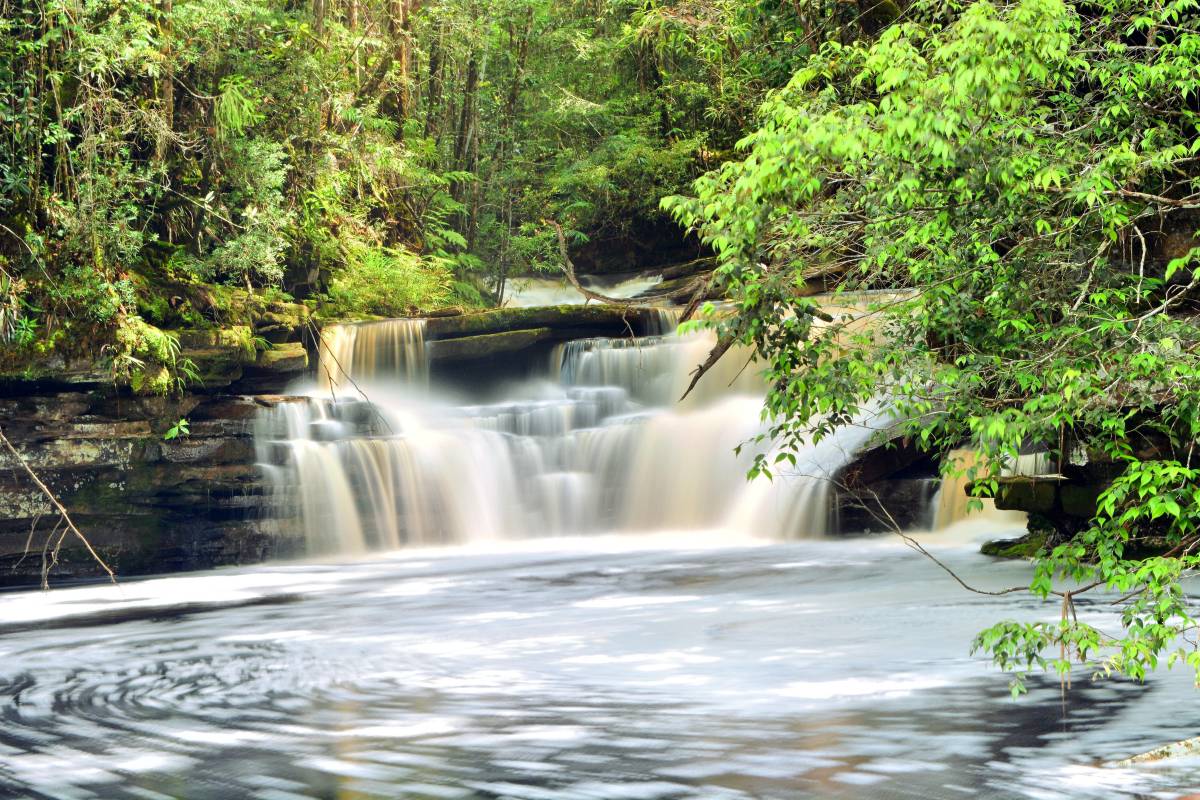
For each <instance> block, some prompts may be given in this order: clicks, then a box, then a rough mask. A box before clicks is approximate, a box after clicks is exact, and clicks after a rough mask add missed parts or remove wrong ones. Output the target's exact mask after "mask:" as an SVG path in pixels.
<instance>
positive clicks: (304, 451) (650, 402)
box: [257, 312, 872, 552]
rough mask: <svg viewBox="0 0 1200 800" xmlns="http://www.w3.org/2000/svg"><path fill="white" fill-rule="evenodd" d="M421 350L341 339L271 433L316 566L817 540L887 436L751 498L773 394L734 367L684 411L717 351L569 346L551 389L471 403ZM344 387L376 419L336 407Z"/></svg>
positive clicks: (409, 327)
mask: <svg viewBox="0 0 1200 800" xmlns="http://www.w3.org/2000/svg"><path fill="white" fill-rule="evenodd" d="M673 322H674V315H673V312H664V324H665V325H667V326H669V327H673ZM419 333H420V329H419V327H418V324H417V321H414V320H389V321H387V322H379V323H368V324H362V325H353V326H343V327H340V328H335V329H333V330H332V331H331V332H328V333H327V334H326V342H327V344H329V345H330V350H332V351H333V355H332V356H331V357H330V360H331V361H332V362H333V363H330V364H329V365H328V367H326V365H325V359H322V367H321V374H320V376H319V378H320V380H319V382H318V386H317V387H312V386H309V387H307V388H306V389H305V390H304V391H305V393H306V394H307V398H306V399H303V400H300V401H298V402H290V403H282V404H279V405H278V406H275V407H273V408H271V409H266V410H264V412H263V413H262V414H261V416H260V418H259V419H258V422H257V437H258V442H259V458H260V461H262V462H263V464H264V468H265V469H266V470H267V474H268V476H269V477H270V481H271V483H272V485H273V486H274V496H275V500H276V502H275V506H276V508H277V510H278V512H279V513H280V515H282V516H284V517H288V518H296V519H298V520H299V521H300V523H301V524H302V526H303V528H304V532H305V536H306V538H307V542H308V545H309V549H310V551H312V552H361V551H364V550H369V549H377V548H394V547H400V546H404V545H414V544H417V545H430V544H443V543H456V542H466V541H478V540H487V539H514V538H524V537H531V536H546V535H568V534H585V533H592V532H605V531H629V532H636V531H655V530H692V529H705V528H728V529H731V530H735V531H737V532H739V533H743V534H752V535H761V536H769V537H785V538H790V537H808V536H819V535H821V534H823V533H824V532H825V531H826V526H827V520H828V517H829V500H828V497H829V494H830V493H829V484H828V481H827V480H825V478H828V477H831V476H832V475H833V473H835V472H836V471H837V470H838V469H839V468H840V467H841V466H843V465H844V464H846V463H847V462H848V461H849V460H850V458H851V457H852V456H853V454H854V452H855V451H856V449H857V448H858V447H859V446H861V444H863V443H864V442H865V441H866V440H867V438H868V437H869V436H870V435H871V433H872V430H871V428H870V426H869V425H863V426H862V427H860V428H851V429H848V430H846V431H844V432H843V433H840V434H839V435H838V436H836V437H831V438H830V439H827V440H826V441H824V442H822V443H821V444H820V445H818V446H816V447H813V448H809V449H808V450H806V451H805V452H803V453H800V454H799V457H798V461H797V464H796V467H795V468H794V469H789V470H787V471H786V472H785V473H781V474H779V475H777V477H776V478H775V480H774V481H765V480H763V481H752V482H747V481H746V479H745V473H746V470H747V468H748V467H749V465H750V463H751V461H752V459H753V457H754V454H755V451H754V449H753V447H749V446H748V447H745V448H744V449H743V450H742V452H741V454H740V455H738V456H736V457H735V455H734V449H735V448H736V447H737V446H738V445H739V444H742V443H744V442H747V441H749V440H751V439H752V438H753V437H754V436H755V435H757V434H758V433H760V432H761V431H762V422H761V421H760V416H761V409H762V389H763V387H762V385H761V383H760V381H759V379H758V377H757V376H756V374H755V373H756V371H755V370H754V369H753V368H747V367H746V365H745V361H746V359H745V358H742V359H739V358H738V357H737V354H733V353H731V354H730V355H729V356H727V357H726V359H724V360H723V363H722V366H721V369H720V370H716V371H714V372H713V373H711V374H709V375H707V376H705V378H704V379H703V380H702V381H701V382H700V384H699V385H698V386H697V388H696V390H695V391H694V392H693V393H692V395H691V396H689V398H688V400H687V402H686V403H684V404H679V403H677V402H676V401H677V400H678V398H679V397H680V395H681V394H682V393H683V391H684V389H685V388H686V386H687V384H688V382H689V380H690V373H691V371H692V370H693V369H694V368H695V366H696V365H697V364H698V363H700V362H701V361H703V359H704V356H705V355H706V354H707V353H708V351H709V349H711V347H712V345H713V339H712V337H711V335H709V334H701V333H693V334H688V335H685V336H680V335H676V334H674V333H671V334H664V335H659V336H647V337H642V338H640V339H637V340H630V339H584V340H577V341H571V342H567V343H565V344H563V345H560V346H558V347H557V348H556V349H555V351H554V354H553V356H552V359H551V364H550V368H549V369H548V370H547V374H546V376H545V377H543V378H541V379H536V380H528V381H525V382H524V383H522V384H520V385H518V386H517V387H516V388H514V389H511V390H510V391H509V392H508V395H507V396H506V397H505V399H504V400H503V401H501V402H488V403H483V404H470V403H464V402H462V401H455V400H453V399H450V398H449V397H443V396H440V395H439V394H438V393H437V390H436V387H433V388H432V389H428V388H426V387H424V386H423V384H424V382H425V380H426V375H427V373H426V371H425V368H424V360H423V352H422V349H421V347H422V346H421V344H420V343H419ZM334 357H336V359H334ZM330 375H335V376H339V375H340V376H341V377H340V379H339V378H337V377H334V378H333V379H332V383H333V386H334V388H335V389H340V388H346V384H347V383H348V381H349V378H353V380H354V383H355V384H357V385H358V386H359V388H361V389H362V391H363V393H364V394H365V395H366V396H367V397H369V399H370V402H369V403H368V402H366V401H365V400H363V399H361V396H359V395H358V393H357V392H353V393H351V392H337V391H335V392H334V393H333V395H332V396H331V393H330V391H329V384H330V382H331V381H330V377H329V376H330Z"/></svg>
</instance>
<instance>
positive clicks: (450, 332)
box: [425, 305, 658, 339]
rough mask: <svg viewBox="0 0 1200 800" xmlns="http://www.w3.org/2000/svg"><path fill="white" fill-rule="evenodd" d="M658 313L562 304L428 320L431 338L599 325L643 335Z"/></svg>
mask: <svg viewBox="0 0 1200 800" xmlns="http://www.w3.org/2000/svg"><path fill="white" fill-rule="evenodd" d="M657 319H658V314H657V312H655V311H654V310H652V309H648V308H640V307H627V306H608V305H586V306H580V305H559V306H535V307H532V308H498V309H495V310H492V311H484V312H481V313H478V314H460V315H458V316H452V317H435V318H432V319H429V320H428V322H426V324H425V332H426V335H427V336H429V337H431V338H435V339H436V338H451V337H456V336H477V335H481V334H486V333H501V332H504V331H518V330H531V329H534V328H553V329H563V328H597V329H602V330H604V331H605V332H612V333H616V334H620V333H622V332H625V333H628V332H630V331H632V332H633V333H635V334H638V335H643V334H646V333H648V332H650V331H651V330H652V329H653V325H654V323H655V322H656V321H657Z"/></svg>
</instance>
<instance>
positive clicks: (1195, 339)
mask: <svg viewBox="0 0 1200 800" xmlns="http://www.w3.org/2000/svg"><path fill="white" fill-rule="evenodd" d="M1198 111H1200V4H1198V3H1197V2H1196V0H1152V1H1148V2H1133V1H1132V0H1095V1H1094V2H1078V3H1076V2H1065V1H1064V0H1018V1H1017V2H1010V3H991V2H978V3H957V2H950V3H944V2H924V0H917V2H914V3H912V4H910V5H908V6H907V7H906V9H905V13H904V15H903V18H902V19H900V20H897V21H896V23H895V24H893V25H891V26H889V27H887V29H886V30H884V31H882V33H881V34H880V35H879V36H878V37H877V38H875V39H871V40H868V39H859V40H856V41H854V42H852V43H850V44H846V43H844V42H839V41H835V40H830V41H827V42H825V43H824V44H823V45H822V46H821V47H820V49H819V51H818V52H816V53H814V54H813V55H812V57H811V58H809V59H808V60H807V62H806V63H805V64H804V65H803V66H802V67H801V68H800V69H798V70H797V71H796V73H795V74H794V75H793V76H792V78H791V79H790V81H789V82H788V84H787V86H786V87H784V88H783V89H781V90H779V91H776V92H773V93H771V95H770V97H769V98H768V99H767V101H766V102H765V103H764V104H763V105H762V107H761V109H760V118H759V124H758V125H757V127H755V128H754V129H753V130H752V131H751V132H749V133H748V134H747V136H746V137H745V138H744V139H742V140H741V142H740V143H739V145H738V149H739V153H740V156H741V157H740V158H738V159H733V160H730V161H728V162H726V163H725V164H723V165H722V166H721V167H719V168H717V169H716V170H713V171H711V172H709V173H708V174H706V175H705V176H704V177H703V178H701V179H700V180H699V181H698V182H697V183H696V184H695V191H694V193H692V194H691V196H680V197H672V198H669V199H668V200H666V201H665V204H666V206H667V207H668V208H670V209H671V211H672V212H673V213H674V214H675V215H676V217H677V218H678V219H679V220H680V221H681V222H682V223H684V224H686V225H688V226H692V227H693V228H695V229H696V230H698V231H699V232H700V234H701V235H702V237H703V239H704V240H705V241H706V242H708V243H709V244H710V245H711V246H712V247H713V248H714V249H715V251H716V252H717V255H718V257H719V260H720V267H719V270H718V279H719V281H720V282H721V285H722V287H723V288H724V289H725V291H726V292H727V293H728V296H729V297H730V298H732V299H733V300H734V301H735V303H736V306H737V309H736V313H735V314H733V315H732V316H728V317H722V318H716V317H711V318H710V319H709V320H708V324H710V325H713V326H715V327H717V328H718V330H719V331H720V335H721V337H722V341H723V342H736V341H740V342H743V343H745V344H748V345H751V346H753V347H754V348H756V349H757V351H758V353H759V354H760V355H761V356H762V357H763V358H764V360H765V362H766V363H767V364H768V377H769V380H770V382H771V386H772V390H771V392H770V394H769V396H768V398H767V412H768V414H769V416H770V418H771V419H772V421H773V427H772V431H771V436H772V437H774V438H776V439H778V440H779V441H780V442H781V443H782V444H783V445H784V446H785V447H790V448H791V449H795V448H796V447H798V446H800V445H801V444H802V443H803V442H805V441H807V440H809V439H812V438H818V439H819V438H821V437H823V436H827V435H829V433H830V432H831V431H833V430H835V429H837V428H839V427H841V426H845V425H850V424H854V423H855V421H856V419H858V418H860V415H861V414H862V413H863V411H864V409H865V407H866V405H867V404H868V403H870V402H872V401H873V400H874V399H875V398H877V397H878V395H879V394H880V392H881V390H882V391H883V392H884V393H885V394H886V395H887V396H888V397H889V399H890V401H891V402H892V403H893V405H894V408H895V410H896V412H897V416H898V418H899V419H900V420H901V422H900V425H901V428H902V431H903V432H904V433H905V434H907V435H908V436H909V437H911V438H912V440H914V441H916V442H918V443H920V444H921V446H923V447H925V448H927V449H929V450H931V451H934V452H939V453H942V454H946V453H949V452H950V451H951V450H953V449H955V448H959V447H964V446H965V447H966V448H967V449H969V450H970V451H973V453H974V454H975V455H976V457H977V458H976V460H974V461H973V462H972V464H973V465H972V466H970V467H967V466H966V465H961V464H960V465H958V466H957V467H956V466H955V464H954V463H953V462H952V461H947V462H946V469H947V470H949V471H953V470H955V469H970V471H971V474H970V477H972V478H973V479H974V484H973V491H974V493H975V494H976V495H977V496H979V497H987V496H991V495H992V494H994V493H995V492H996V491H997V490H998V489H999V488H1000V487H1001V481H1002V480H1003V477H1002V475H1001V472H1002V468H1003V466H1004V465H1005V464H1009V463H1013V462H1014V461H1015V460H1016V458H1017V457H1018V455H1019V454H1021V453H1022V452H1027V451H1028V450H1029V449H1030V448H1034V449H1042V450H1044V451H1046V452H1047V453H1048V454H1049V456H1050V460H1051V463H1052V464H1054V465H1056V471H1058V472H1063V471H1071V470H1073V469H1077V468H1080V467H1082V466H1083V465H1088V464H1089V463H1090V464H1092V465H1095V464H1097V463H1099V464H1106V465H1109V466H1110V467H1111V470H1112V480H1111V482H1110V483H1109V485H1108V486H1107V488H1106V489H1105V490H1104V492H1103V494H1101V495H1100V496H1099V499H1098V502H1097V503H1096V508H1095V514H1094V516H1093V518H1092V519H1091V521H1090V523H1088V524H1085V525H1083V526H1082V527H1081V528H1080V529H1079V530H1067V531H1062V530H1060V531H1056V532H1055V535H1053V536H1051V537H1050V540H1049V541H1048V544H1047V546H1046V547H1045V548H1043V549H1042V550H1041V552H1040V553H1039V554H1038V558H1037V559H1036V565H1037V569H1036V573H1035V576H1034V578H1033V581H1032V585H1031V586H1030V587H1027V590H1028V591H1031V592H1032V593H1033V594H1034V595H1036V596H1038V597H1041V598H1043V599H1051V600H1054V601H1055V602H1059V601H1061V602H1060V608H1061V614H1060V615H1058V616H1059V619H1057V620H1055V621H1053V622H1046V621H1033V622H1027V621H1018V620H1012V621H1006V622H1003V623H1000V624H998V625H996V626H994V627H992V628H990V629H988V630H986V631H984V632H982V633H981V634H980V636H979V638H978V639H977V640H976V643H975V644H976V647H977V648H978V649H980V650H982V651H984V652H986V653H989V654H990V655H991V656H992V657H993V658H994V659H995V661H996V662H997V663H998V664H999V665H1000V666H1002V667H1005V668H1010V669H1013V670H1015V671H1016V672H1017V678H1018V680H1017V681H1016V682H1015V683H1014V687H1013V688H1014V691H1020V690H1021V689H1022V684H1021V682H1020V677H1021V675H1022V674H1023V673H1024V672H1025V671H1027V670H1029V669H1031V668H1032V669H1037V668H1048V669H1055V670H1057V671H1058V672H1060V673H1062V674H1064V675H1065V674H1066V673H1067V671H1068V670H1069V669H1070V667H1071V664H1072V663H1086V664H1090V665H1092V666H1094V667H1096V669H1097V670H1098V671H1099V672H1100V673H1102V674H1112V673H1117V674H1124V675H1128V676H1132V677H1134V678H1142V677H1143V676H1144V675H1145V674H1146V672H1147V671H1148V670H1150V669H1153V668H1154V667H1156V666H1158V665H1159V664H1160V662H1165V663H1166V664H1167V665H1172V664H1175V663H1177V662H1186V664H1187V665H1188V666H1190V667H1191V668H1192V669H1194V670H1195V671H1196V674H1197V676H1198V679H1200V649H1198V642H1197V634H1198V631H1197V620H1196V618H1195V616H1194V614H1195V610H1194V607H1193V606H1192V604H1191V603H1190V601H1189V598H1188V595H1187V590H1186V587H1185V583H1184V581H1185V579H1186V578H1187V577H1188V576H1189V575H1190V574H1191V573H1193V572H1194V571H1195V570H1196V568H1197V567H1200V554H1198V552H1197V551H1198V549H1200V460H1198V459H1197V455H1198V454H1197V453H1196V442H1197V437H1198V436H1200V326H1198V324H1197V323H1198V322H1200V317H1198V316H1197V315H1198V314H1200V302H1198V301H1200V292H1198V291H1197V290H1198V288H1200V237H1198V236H1197V235H1196V231H1197V228H1198V227H1200V226H1198V224H1197V223H1198V221H1200V218H1198V217H1197V211H1198V210H1200V169H1198V166H1200V137H1198V136H1197V133H1198V130H1197V123H1198V122H1200V117H1198V115H1197V112H1198ZM818 277H819V278H820V279H821V280H822V281H824V282H826V283H832V284H834V285H836V287H837V291H840V292H851V291H861V290H869V289H884V290H887V292H886V293H885V294H881V295H879V296H878V297H877V298H876V300H875V302H874V303H873V306H872V311H871V315H872V316H873V317H874V323H875V324H874V325H873V326H872V327H871V328H870V329H868V330H866V331H863V330H861V329H860V330H858V331H857V332H855V331H853V330H848V329H847V328H846V326H845V324H844V322H841V321H834V322H833V323H832V324H826V323H824V322H822V321H820V320H817V319H816V315H815V313H814V312H815V311H816V308H815V301H814V300H812V299H811V298H808V297H804V296H803V295H804V292H803V287H804V286H805V285H806V281H811V280H814V279H816V278H818ZM790 459H791V456H790V455H789V453H788V452H787V451H786V450H785V452H783V453H782V454H781V455H780V456H779V457H778V460H779V461H778V462H777V463H768V462H767V461H766V460H764V459H761V458H760V460H759V463H758V464H757V465H756V467H755V472H757V473H764V474H767V475H770V474H771V473H772V471H773V470H779V469H781V468H786V467H787V463H786V462H788V461H789V460H790ZM780 462H781V463H780ZM793 463H794V462H793ZM1103 589H1108V590H1110V591H1111V592H1115V593H1118V594H1119V597H1118V598H1117V599H1116V601H1115V604H1116V605H1117V606H1118V607H1119V608H1120V611H1121V616H1120V622H1121V625H1120V627H1119V628H1116V629H1114V628H1113V627H1112V626H1105V625H1100V624H1092V622H1095V621H1096V619H1097V618H1095V617H1093V618H1091V619H1089V615H1088V613H1087V612H1088V611H1089V608H1088V605H1089V604H1090V603H1091V602H1093V601H1091V599H1090V597H1091V596H1090V595H1089V594H1088V593H1089V592H1092V593H1095V592H1097V591H1100V590H1103ZM1017 590H1021V589H1019V588H1018V587H1014V588H1010V589H1004V590H1001V591H1003V592H1007V591H1017ZM1095 602H1100V603H1103V604H1104V605H1105V606H1108V605H1109V604H1110V603H1111V602H1113V598H1112V597H1111V596H1107V597H1105V598H1104V599H1103V600H1099V601H1095ZM1035 619H1036V618H1035Z"/></svg>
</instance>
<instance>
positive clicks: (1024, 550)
mask: <svg viewBox="0 0 1200 800" xmlns="http://www.w3.org/2000/svg"><path fill="white" fill-rule="evenodd" d="M1046 540H1047V534H1046V532H1045V531H1032V532H1030V533H1027V534H1025V535H1024V536H1019V537H1017V538H1016V539H993V540H991V541H989V542H984V543H983V546H982V547H980V548H979V552H981V553H983V554H984V555H985V556H995V557H996V558H1033V557H1034V556H1035V555H1037V552H1038V551H1039V550H1041V549H1042V548H1043V547H1045V546H1046Z"/></svg>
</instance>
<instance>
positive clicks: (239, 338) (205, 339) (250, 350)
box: [174, 325, 255, 363]
mask: <svg viewBox="0 0 1200 800" xmlns="http://www.w3.org/2000/svg"><path fill="white" fill-rule="evenodd" d="M174 334H175V336H177V337H178V338H179V345H180V347H182V348H184V349H196V348H200V349H203V348H223V349H226V348H227V349H230V350H236V351H238V352H239V353H240V354H241V356H242V358H243V359H244V360H245V361H246V362H247V363H249V362H251V361H253V360H254V357H255V349H254V336H253V334H251V332H250V326H249V325H231V326H229V327H227V328H211V329H208V330H181V331H174Z"/></svg>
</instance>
